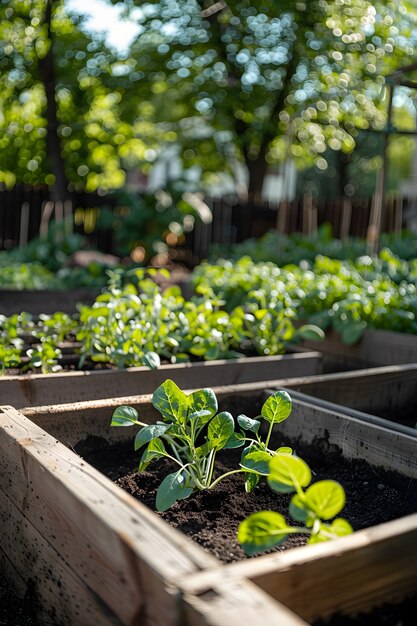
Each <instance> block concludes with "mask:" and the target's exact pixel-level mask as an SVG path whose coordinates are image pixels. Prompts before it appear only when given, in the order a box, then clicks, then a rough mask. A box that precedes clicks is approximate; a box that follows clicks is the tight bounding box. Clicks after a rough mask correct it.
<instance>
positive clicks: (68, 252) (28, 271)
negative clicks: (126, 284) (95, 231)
mask: <svg viewBox="0 0 417 626" xmlns="http://www.w3.org/2000/svg"><path fill="white" fill-rule="evenodd" d="M83 245H84V239H83V237H81V236H80V235H78V234H76V233H68V232H66V231H65V226H64V225H54V226H53V227H51V228H50V229H49V231H48V235H47V237H45V238H43V237H37V238H35V239H32V240H31V241H30V242H29V243H28V245H27V246H25V247H24V248H13V249H12V250H7V251H1V252H0V288H3V289H17V290H24V289H35V290H42V289H75V288H77V287H92V288H96V289H97V288H100V287H103V286H104V285H105V284H106V282H107V278H108V277H107V275H106V270H107V269H108V268H107V266H106V265H105V264H98V263H96V262H93V263H90V264H89V265H88V266H87V267H85V268H84V267H71V266H70V265H69V262H70V258H71V256H72V255H73V254H74V253H75V252H76V251H77V250H80V249H82V248H83Z"/></svg>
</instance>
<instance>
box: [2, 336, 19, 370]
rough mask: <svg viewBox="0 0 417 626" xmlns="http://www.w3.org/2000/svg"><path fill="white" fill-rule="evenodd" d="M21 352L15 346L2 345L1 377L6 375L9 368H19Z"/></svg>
mask: <svg viewBox="0 0 417 626" xmlns="http://www.w3.org/2000/svg"><path fill="white" fill-rule="evenodd" d="M19 365H20V350H19V349H18V348H16V347H15V346H14V345H4V344H2V343H0V376H3V375H4V374H5V373H6V370H7V368H9V367H19Z"/></svg>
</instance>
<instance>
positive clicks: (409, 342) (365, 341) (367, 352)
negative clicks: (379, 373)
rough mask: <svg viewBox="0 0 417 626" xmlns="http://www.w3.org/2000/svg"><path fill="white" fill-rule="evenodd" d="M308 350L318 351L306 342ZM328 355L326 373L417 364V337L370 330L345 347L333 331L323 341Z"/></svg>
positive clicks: (323, 350)
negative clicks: (337, 370) (338, 370)
mask: <svg viewBox="0 0 417 626" xmlns="http://www.w3.org/2000/svg"><path fill="white" fill-rule="evenodd" d="M303 346H304V347H305V348H307V349H308V348H312V347H313V348H315V347H317V346H316V345H314V346H313V344H312V343H311V342H308V341H306V342H304V343H303ZM320 351H321V352H322V353H323V355H324V371H325V372H329V371H335V370H336V369H355V368H358V367H376V366H378V365H398V364H401V363H417V335H411V334H408V333H398V332H393V331H388V330H367V331H365V333H364V335H363V337H362V338H361V339H360V340H359V341H358V342H357V343H356V344H354V345H350V346H348V345H345V344H343V343H342V342H341V340H340V335H339V334H338V333H337V332H336V331H334V330H331V331H330V332H328V333H326V338H325V339H324V340H323V341H322V342H320Z"/></svg>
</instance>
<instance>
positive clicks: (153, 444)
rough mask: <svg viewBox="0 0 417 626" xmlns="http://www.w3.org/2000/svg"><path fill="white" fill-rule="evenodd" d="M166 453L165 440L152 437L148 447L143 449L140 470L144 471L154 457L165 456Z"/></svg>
mask: <svg viewBox="0 0 417 626" xmlns="http://www.w3.org/2000/svg"><path fill="white" fill-rule="evenodd" d="M165 453H166V450H165V446H164V442H163V441H162V440H161V439H158V438H156V439H152V441H150V442H149V445H148V447H147V448H146V449H145V450H144V451H143V454H142V457H141V459H140V463H139V467H138V472H143V470H145V469H146V468H147V467H148V465H149V463H150V462H151V461H153V460H154V459H157V458H159V457H161V456H164V455H165Z"/></svg>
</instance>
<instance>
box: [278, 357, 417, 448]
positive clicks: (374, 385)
mask: <svg viewBox="0 0 417 626" xmlns="http://www.w3.org/2000/svg"><path fill="white" fill-rule="evenodd" d="M282 384H283V385H285V386H286V387H289V388H291V389H294V390H297V391H301V392H302V393H305V394H308V395H311V396H314V397H315V398H321V399H323V400H325V401H328V402H333V403H335V404H339V405H341V406H344V407H349V408H351V409H356V410H358V411H364V412H366V413H370V414H372V415H377V416H379V417H383V418H385V419H388V420H390V421H392V422H394V423H395V424H405V425H407V426H408V427H409V428H413V429H414V427H415V425H416V422H417V363H410V364H407V365H387V366H384V367H374V368H367V369H362V370H354V371H350V372H342V373H340V372H339V373H332V374H320V375H318V376H305V377H300V378H294V379H292V380H286V381H283V382H282ZM414 432H415V433H416V436H417V430H415V429H414Z"/></svg>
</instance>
